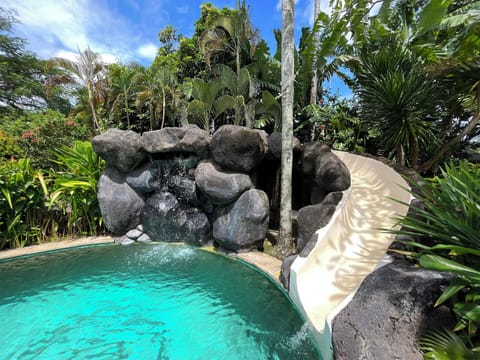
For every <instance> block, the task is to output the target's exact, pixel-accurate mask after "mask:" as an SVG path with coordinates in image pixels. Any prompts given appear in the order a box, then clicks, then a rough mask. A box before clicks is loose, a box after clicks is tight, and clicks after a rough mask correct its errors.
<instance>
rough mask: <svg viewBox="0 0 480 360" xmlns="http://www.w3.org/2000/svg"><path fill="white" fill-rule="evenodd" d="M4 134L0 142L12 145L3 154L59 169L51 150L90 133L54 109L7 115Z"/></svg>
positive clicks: (2, 125)
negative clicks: (53, 159)
mask: <svg viewBox="0 0 480 360" xmlns="http://www.w3.org/2000/svg"><path fill="white" fill-rule="evenodd" d="M0 133H1V134H4V136H0V141H2V142H3V143H5V144H7V145H9V147H8V149H6V148H4V150H3V151H2V153H1V155H2V157H4V158H6V159H10V158H11V157H14V158H23V157H26V158H29V159H30V163H31V165H32V166H33V167H35V168H37V169H49V168H52V167H53V168H56V164H55V163H54V162H53V161H52V158H51V153H50V151H51V149H52V147H56V148H58V147H61V146H71V145H72V144H73V142H74V141H77V140H86V139H88V138H89V136H90V133H89V131H88V129H87V128H86V127H85V126H84V125H82V124H79V123H77V122H75V121H73V120H71V119H69V118H66V117H65V116H64V115H63V114H61V113H59V112H57V111H54V110H46V111H44V112H35V113H25V114H23V115H17V114H10V115H5V116H3V117H2V118H1V119H0Z"/></svg>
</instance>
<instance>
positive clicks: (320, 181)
mask: <svg viewBox="0 0 480 360" xmlns="http://www.w3.org/2000/svg"><path fill="white" fill-rule="evenodd" d="M315 182H316V183H317V185H319V186H320V187H321V188H323V189H324V190H325V191H326V192H332V191H344V190H347V189H348V188H349V187H350V171H348V168H347V166H346V165H345V164H344V163H343V161H342V160H340V158H339V157H338V156H337V155H335V154H334V153H332V152H323V153H320V154H319V155H318V156H317V158H316V159H315Z"/></svg>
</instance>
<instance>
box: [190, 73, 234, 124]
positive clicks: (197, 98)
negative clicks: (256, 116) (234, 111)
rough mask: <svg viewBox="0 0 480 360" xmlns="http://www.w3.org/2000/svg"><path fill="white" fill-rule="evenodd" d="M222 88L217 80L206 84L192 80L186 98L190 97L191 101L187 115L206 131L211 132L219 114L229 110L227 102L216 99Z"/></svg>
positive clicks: (200, 80) (229, 105)
mask: <svg viewBox="0 0 480 360" xmlns="http://www.w3.org/2000/svg"><path fill="white" fill-rule="evenodd" d="M222 87H223V86H222V83H221V81H220V80H219V79H214V80H212V81H209V82H208V83H207V82H205V81H204V80H202V79H193V80H192V84H191V89H190V91H189V94H188V95H187V97H192V98H193V99H192V100H191V101H190V103H189V104H188V106H187V113H188V114H189V115H190V116H191V117H192V118H193V119H194V120H195V121H197V122H199V123H200V124H201V125H202V127H203V128H204V129H205V130H207V131H211V130H213V129H214V128H215V123H214V121H215V119H216V118H217V117H218V116H219V115H220V114H221V113H223V112H225V111H226V110H227V109H229V108H231V103H230V102H229V101H225V100H220V101H219V99H218V94H219V93H220V90H221V89H222ZM211 120H213V122H212V121H211ZM212 127H213V129H212ZM211 132H213V131H211Z"/></svg>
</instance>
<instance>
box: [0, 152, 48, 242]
mask: <svg viewBox="0 0 480 360" xmlns="http://www.w3.org/2000/svg"><path fill="white" fill-rule="evenodd" d="M47 186H48V179H46V178H45V177H44V174H43V173H42V172H41V171H37V170H34V169H33V167H32V166H31V165H30V162H29V161H28V160H27V159H20V160H10V161H5V162H0V249H3V248H12V247H19V246H24V245H29V244H34V243H38V242H40V241H42V240H44V239H46V238H47V237H48V236H49V235H50V234H51V233H52V230H53V229H52V228H54V226H55V224H54V220H53V219H52V218H51V216H50V215H49V213H48V209H47V206H46V205H47V196H48V189H47Z"/></svg>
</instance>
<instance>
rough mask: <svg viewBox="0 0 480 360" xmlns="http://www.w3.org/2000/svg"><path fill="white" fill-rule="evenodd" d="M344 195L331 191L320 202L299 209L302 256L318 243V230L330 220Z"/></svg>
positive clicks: (298, 221) (299, 249)
mask: <svg viewBox="0 0 480 360" xmlns="http://www.w3.org/2000/svg"><path fill="white" fill-rule="evenodd" d="M342 196H343V194H342V193H341V192H335V193H330V194H328V195H327V197H325V199H324V200H323V201H322V202H321V203H320V204H316V205H309V206H305V207H303V208H301V209H300V210H299V211H298V214H297V250H298V251H299V252H300V256H302V257H306V256H308V254H309V253H310V251H311V250H312V249H313V247H314V246H315V244H316V243H317V234H316V232H317V230H318V229H321V228H323V227H325V226H326V225H327V224H328V223H329V222H330V219H331V218H332V215H333V214H334V212H335V209H336V207H337V204H338V203H339V202H340V200H341V199H342Z"/></svg>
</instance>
